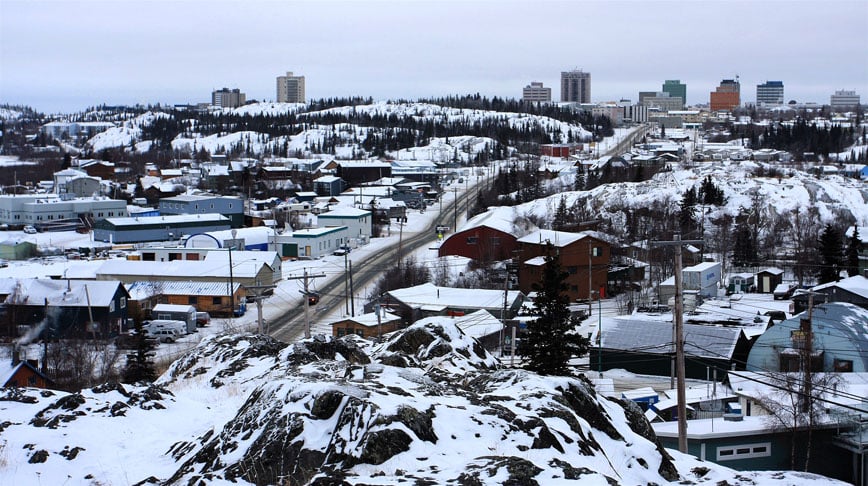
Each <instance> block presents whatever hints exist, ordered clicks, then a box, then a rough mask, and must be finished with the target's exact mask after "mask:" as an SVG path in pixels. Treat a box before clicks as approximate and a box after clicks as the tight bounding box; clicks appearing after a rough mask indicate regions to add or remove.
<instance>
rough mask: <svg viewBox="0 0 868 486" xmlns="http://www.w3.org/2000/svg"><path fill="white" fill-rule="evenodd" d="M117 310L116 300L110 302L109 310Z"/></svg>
mask: <svg viewBox="0 0 868 486" xmlns="http://www.w3.org/2000/svg"><path fill="white" fill-rule="evenodd" d="M114 311H115V301H111V302H109V312H114Z"/></svg>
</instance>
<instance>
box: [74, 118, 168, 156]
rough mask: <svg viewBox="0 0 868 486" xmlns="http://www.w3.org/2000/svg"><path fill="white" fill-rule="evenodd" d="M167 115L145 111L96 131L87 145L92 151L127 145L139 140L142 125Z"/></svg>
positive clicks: (147, 124)
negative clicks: (110, 126) (111, 126)
mask: <svg viewBox="0 0 868 486" xmlns="http://www.w3.org/2000/svg"><path fill="white" fill-rule="evenodd" d="M168 116H169V115H167V114H165V113H161V112H150V111H149V112H147V113H144V114H142V115H139V116H137V117H135V118H133V119H132V120H127V121H125V122H123V123H122V124H121V125H120V126H117V127H114V128H109V129H108V130H106V131H104V132H102V133H98V134H96V135H94V136H93V137H91V139H90V140H88V141H87V145H88V146H89V147H90V148H91V149H93V151H94V152H99V151H101V150H105V149H109V148H113V147H128V146H129V145H130V143H131V142H139V141H142V140H141V136H142V127H143V126H149V125H150V124H151V123H153V121H154V120H155V119H156V118H158V117H168Z"/></svg>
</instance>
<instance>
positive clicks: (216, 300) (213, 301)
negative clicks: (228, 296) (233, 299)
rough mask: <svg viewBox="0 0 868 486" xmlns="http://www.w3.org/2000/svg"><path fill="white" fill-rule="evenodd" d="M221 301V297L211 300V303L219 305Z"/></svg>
mask: <svg viewBox="0 0 868 486" xmlns="http://www.w3.org/2000/svg"><path fill="white" fill-rule="evenodd" d="M222 301H223V297H214V298H212V299H211V303H212V304H213V305H220V304H221V303H222Z"/></svg>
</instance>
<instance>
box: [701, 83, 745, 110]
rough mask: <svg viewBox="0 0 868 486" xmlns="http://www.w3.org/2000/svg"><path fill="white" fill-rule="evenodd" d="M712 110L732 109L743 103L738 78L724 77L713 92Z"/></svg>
mask: <svg viewBox="0 0 868 486" xmlns="http://www.w3.org/2000/svg"><path fill="white" fill-rule="evenodd" d="M710 98H711V99H710V100H709V101H710V103H709V105H710V109H711V111H730V110H732V109H733V108H738V107H739V106H740V105H741V84H740V83H739V82H738V78H736V79H724V80H723V81H721V82H720V86H718V87H717V89H716V90H714V91H712V92H711V96H710Z"/></svg>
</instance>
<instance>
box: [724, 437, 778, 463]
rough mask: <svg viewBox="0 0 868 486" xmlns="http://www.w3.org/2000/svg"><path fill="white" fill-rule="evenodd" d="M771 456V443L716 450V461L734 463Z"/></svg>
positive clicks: (726, 447) (725, 447)
mask: <svg viewBox="0 0 868 486" xmlns="http://www.w3.org/2000/svg"><path fill="white" fill-rule="evenodd" d="M771 455H772V443H771V442H760V443H757V444H741V445H735V446H724V447H718V448H717V460H718V461H734V460H737V459H753V458H757V457H769V456H771Z"/></svg>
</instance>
